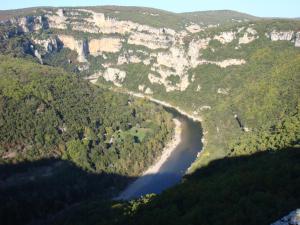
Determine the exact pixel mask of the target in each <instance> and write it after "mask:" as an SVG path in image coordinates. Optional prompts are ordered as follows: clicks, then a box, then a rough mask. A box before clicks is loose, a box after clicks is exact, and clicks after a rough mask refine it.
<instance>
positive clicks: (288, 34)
mask: <svg viewBox="0 0 300 225" xmlns="http://www.w3.org/2000/svg"><path fill="white" fill-rule="evenodd" d="M293 35H294V31H275V30H274V31H272V32H271V33H270V38H271V40H272V41H291V40H292V39H293Z"/></svg>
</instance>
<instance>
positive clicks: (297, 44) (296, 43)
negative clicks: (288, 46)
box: [295, 32, 300, 47]
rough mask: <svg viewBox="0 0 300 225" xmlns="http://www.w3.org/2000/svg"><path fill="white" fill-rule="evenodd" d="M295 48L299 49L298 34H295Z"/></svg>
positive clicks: (299, 40) (299, 33)
mask: <svg viewBox="0 0 300 225" xmlns="http://www.w3.org/2000/svg"><path fill="white" fill-rule="evenodd" d="M295 47H300V32H297V33H296V34H295Z"/></svg>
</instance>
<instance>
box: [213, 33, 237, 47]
mask: <svg viewBox="0 0 300 225" xmlns="http://www.w3.org/2000/svg"><path fill="white" fill-rule="evenodd" d="M214 39H215V40H218V41H219V42H221V43H222V44H226V43H230V42H232V41H233V40H234V39H236V33H235V32H233V31H226V32H222V33H221V34H219V35H215V36H214Z"/></svg>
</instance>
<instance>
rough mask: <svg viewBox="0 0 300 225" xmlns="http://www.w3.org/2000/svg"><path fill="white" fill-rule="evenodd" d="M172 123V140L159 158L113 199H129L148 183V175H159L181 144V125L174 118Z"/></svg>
mask: <svg viewBox="0 0 300 225" xmlns="http://www.w3.org/2000/svg"><path fill="white" fill-rule="evenodd" d="M173 121H174V124H175V128H174V134H173V136H172V139H171V140H170V141H169V143H168V144H167V145H166V146H165V148H164V150H163V152H162V155H161V156H160V158H159V159H158V160H157V161H156V162H155V163H154V164H153V165H152V166H150V167H149V168H148V169H147V170H146V171H145V172H144V173H143V174H142V176H140V177H139V178H138V179H137V180H136V181H134V182H133V183H131V184H129V186H128V187H127V188H126V189H125V190H124V191H123V192H122V193H121V194H120V195H119V196H118V197H117V198H115V200H119V199H130V198H131V197H132V196H134V194H135V192H136V191H137V190H139V188H141V187H142V186H144V185H146V184H147V183H148V181H149V178H150V177H151V176H149V175H152V174H156V173H159V169H160V168H161V166H162V165H163V164H164V163H165V162H166V161H167V159H168V158H169V157H170V155H171V154H172V152H173V151H174V150H175V149H176V147H177V146H178V145H179V143H180V142H181V133H182V128H181V125H182V124H181V122H180V120H178V119H176V118H174V119H173Z"/></svg>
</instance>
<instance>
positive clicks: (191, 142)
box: [117, 107, 202, 200]
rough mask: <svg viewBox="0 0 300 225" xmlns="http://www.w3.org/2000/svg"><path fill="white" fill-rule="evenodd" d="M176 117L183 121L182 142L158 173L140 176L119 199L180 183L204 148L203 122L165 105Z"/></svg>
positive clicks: (132, 197)
mask: <svg viewBox="0 0 300 225" xmlns="http://www.w3.org/2000/svg"><path fill="white" fill-rule="evenodd" d="M165 109H166V110H167V111H168V112H170V113H171V114H172V115H173V117H174V118H176V119H178V120H180V122H181V128H182V132H181V142H180V144H179V145H177V147H176V148H175V149H174V150H173V151H172V153H171V155H170V156H169V157H168V159H167V160H166V161H165V162H164V164H162V166H161V167H160V169H159V171H158V173H155V174H148V175H144V176H141V177H139V178H138V179H137V180H136V181H134V182H133V183H131V184H130V185H129V186H128V187H127V188H126V189H125V190H124V191H123V192H122V193H121V194H120V196H119V197H118V198H117V199H124V200H128V199H134V198H138V197H140V196H142V195H145V194H149V193H156V194H159V193H161V192H162V191H163V190H165V189H167V188H169V187H171V186H173V185H175V184H177V183H179V182H180V181H181V178H182V177H183V176H184V174H185V173H186V171H187V169H188V168H189V167H190V165H191V164H192V163H193V162H194V161H195V159H196V157H197V154H198V153H199V152H200V151H201V149H202V142H201V138H202V128H201V124H200V123H199V122H197V121H194V120H192V119H190V118H188V117H187V116H185V115H182V114H180V113H179V112H178V111H177V110H175V109H173V108H168V107H165Z"/></svg>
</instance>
